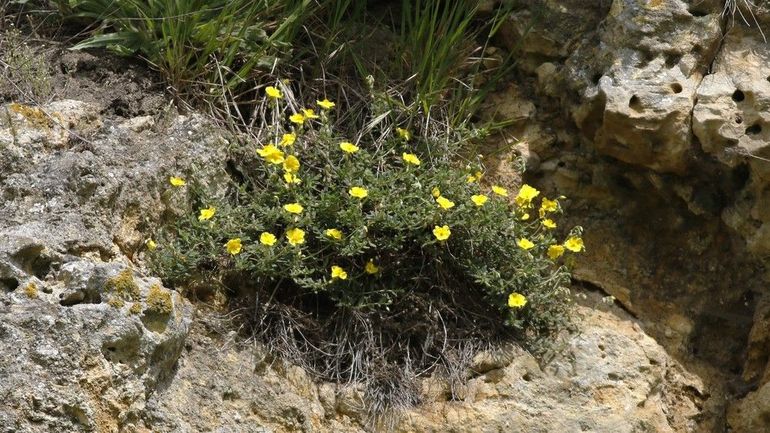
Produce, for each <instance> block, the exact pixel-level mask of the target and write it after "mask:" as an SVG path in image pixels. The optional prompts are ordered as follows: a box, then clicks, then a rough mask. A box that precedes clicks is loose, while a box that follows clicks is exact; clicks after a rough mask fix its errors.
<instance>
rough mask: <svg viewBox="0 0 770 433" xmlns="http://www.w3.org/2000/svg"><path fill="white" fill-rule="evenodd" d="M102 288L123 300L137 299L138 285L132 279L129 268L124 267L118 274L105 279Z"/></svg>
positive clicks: (132, 275)
mask: <svg viewBox="0 0 770 433" xmlns="http://www.w3.org/2000/svg"><path fill="white" fill-rule="evenodd" d="M104 288H105V289H106V290H107V291H108V292H113V293H115V294H116V295H117V296H119V297H120V298H122V299H124V300H134V301H138V300H139V286H138V285H137V284H136V281H134V274H133V273H132V272H131V270H130V269H124V270H123V271H121V272H120V273H119V274H118V275H116V276H114V277H112V278H110V279H109V280H107V284H106V285H105V287H104Z"/></svg>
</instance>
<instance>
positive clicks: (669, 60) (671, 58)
mask: <svg viewBox="0 0 770 433" xmlns="http://www.w3.org/2000/svg"><path fill="white" fill-rule="evenodd" d="M681 60H682V55H681V54H666V67H668V68H673V67H674V66H676V65H678V64H679V62H680V61H681Z"/></svg>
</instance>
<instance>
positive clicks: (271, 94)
mask: <svg viewBox="0 0 770 433" xmlns="http://www.w3.org/2000/svg"><path fill="white" fill-rule="evenodd" d="M265 94H266V95H267V97H268V98H272V99H281V98H283V94H281V91H280V90H278V89H276V88H275V87H273V86H267V87H265Z"/></svg>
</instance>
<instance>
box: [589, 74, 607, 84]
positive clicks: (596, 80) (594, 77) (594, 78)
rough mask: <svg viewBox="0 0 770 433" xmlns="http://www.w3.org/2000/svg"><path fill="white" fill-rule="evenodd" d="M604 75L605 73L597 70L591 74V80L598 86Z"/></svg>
mask: <svg viewBox="0 0 770 433" xmlns="http://www.w3.org/2000/svg"><path fill="white" fill-rule="evenodd" d="M603 76H604V74H602V73H600V72H597V73H595V74H594V75H593V76H591V81H593V83H594V85H596V86H598V85H599V80H601V79H602V77H603Z"/></svg>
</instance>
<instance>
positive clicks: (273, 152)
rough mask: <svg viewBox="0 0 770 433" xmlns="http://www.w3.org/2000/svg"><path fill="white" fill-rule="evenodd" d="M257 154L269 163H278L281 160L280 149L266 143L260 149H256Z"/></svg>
mask: <svg viewBox="0 0 770 433" xmlns="http://www.w3.org/2000/svg"><path fill="white" fill-rule="evenodd" d="M257 154H259V156H261V157H262V158H265V160H266V161H267V162H269V163H271V164H280V163H282V162H283V152H281V150H280V149H278V148H277V147H275V146H273V145H272V144H268V145H267V146H263V147H262V149H257Z"/></svg>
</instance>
